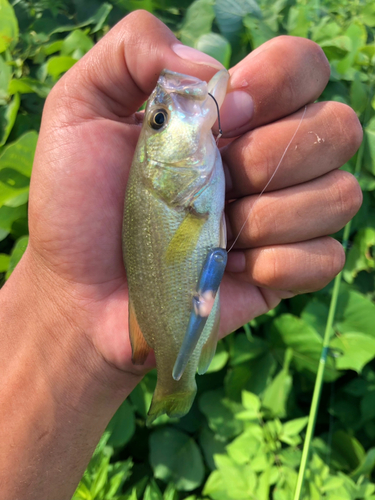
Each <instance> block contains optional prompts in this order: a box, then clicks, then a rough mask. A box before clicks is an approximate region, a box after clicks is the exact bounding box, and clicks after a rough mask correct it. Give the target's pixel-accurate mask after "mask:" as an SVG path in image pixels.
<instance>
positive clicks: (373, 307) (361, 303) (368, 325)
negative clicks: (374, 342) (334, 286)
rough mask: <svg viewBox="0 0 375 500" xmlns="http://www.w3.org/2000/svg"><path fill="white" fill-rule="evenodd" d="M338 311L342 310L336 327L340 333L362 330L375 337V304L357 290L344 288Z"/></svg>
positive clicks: (340, 296)
mask: <svg viewBox="0 0 375 500" xmlns="http://www.w3.org/2000/svg"><path fill="white" fill-rule="evenodd" d="M337 311H341V312H342V313H341V318H338V323H337V324H336V328H337V330H338V331H339V332H340V333H346V332H361V333H366V334H367V335H370V336H371V337H374V338H375V329H374V318H375V304H374V303H373V302H372V301H371V300H369V299H368V298H367V297H365V296H364V295H362V294H361V293H358V292H356V291H355V290H349V291H347V290H343V291H342V293H340V295H339V299H338V307H337Z"/></svg>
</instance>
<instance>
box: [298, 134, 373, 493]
mask: <svg viewBox="0 0 375 500" xmlns="http://www.w3.org/2000/svg"><path fill="white" fill-rule="evenodd" d="M363 152H364V141H363V142H362V144H361V146H360V148H359V151H358V154H357V160H356V164H355V170H354V175H355V176H356V177H358V175H359V173H360V170H361V165H362V158H363ZM351 225H352V221H351V220H350V221H349V222H348V223H347V224H346V226H345V229H344V234H343V238H342V240H343V241H342V246H343V247H344V250H345V251H346V249H347V247H348V240H349V236H350V228H351ZM341 277H342V271H341V272H340V273H339V274H338V275H337V276H336V278H335V281H334V284H333V292H332V297H331V303H330V306H329V312H328V318H327V323H326V328H325V332H324V337H323V346H322V354H321V356H320V360H319V367H318V372H317V374H316V380H315V385H314V393H313V397H312V402H311V407H310V413H309V422H308V424H307V429H306V437H305V442H304V444H303V450H302V458H301V464H300V468H299V471H298V477H297V486H296V491H295V493H294V500H300V498H301V492H302V487H303V481H304V478H305V471H306V466H307V461H308V459H309V454H310V445H311V440H312V438H313V436H314V430H315V423H316V417H317V414H318V409H319V401H320V396H321V393H322V386H323V377H324V370H325V367H326V362H327V355H328V351H329V341H330V339H331V333H332V327H333V321H334V319H335V313H336V306H337V298H338V295H339V291H340V284H341Z"/></svg>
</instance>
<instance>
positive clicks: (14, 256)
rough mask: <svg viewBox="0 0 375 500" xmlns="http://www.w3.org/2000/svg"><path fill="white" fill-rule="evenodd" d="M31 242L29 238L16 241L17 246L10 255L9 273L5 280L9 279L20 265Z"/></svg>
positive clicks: (24, 237) (25, 237)
mask: <svg viewBox="0 0 375 500" xmlns="http://www.w3.org/2000/svg"><path fill="white" fill-rule="evenodd" d="M28 242H29V237H28V236H23V237H22V238H20V239H19V240H17V241H16V244H15V245H14V247H13V250H12V252H11V254H10V259H9V267H8V271H7V273H6V275H5V278H6V279H8V278H9V276H10V275H11V274H12V272H13V270H14V268H15V267H16V265H17V264H18V262H19V261H20V260H21V257H22V255H23V254H24V252H25V250H26V248H27V244H28Z"/></svg>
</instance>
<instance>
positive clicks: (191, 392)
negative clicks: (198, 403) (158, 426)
mask: <svg viewBox="0 0 375 500" xmlns="http://www.w3.org/2000/svg"><path fill="white" fill-rule="evenodd" d="M196 393H197V386H196V384H195V381H194V386H192V387H191V389H186V390H181V392H178V391H176V392H165V391H164V390H163V388H161V387H160V385H159V384H157V385H156V389H155V392H154V395H153V397H152V401H151V406H150V409H149V412H148V414H147V420H146V425H147V426H148V427H149V426H150V425H151V424H152V422H153V421H154V420H155V419H156V418H158V417H160V415H164V414H167V415H168V417H170V418H181V417H184V416H185V415H186V414H187V413H188V412H189V410H190V408H191V406H192V404H193V401H194V398H195V395H196Z"/></svg>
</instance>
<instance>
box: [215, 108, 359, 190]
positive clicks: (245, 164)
mask: <svg viewBox="0 0 375 500" xmlns="http://www.w3.org/2000/svg"><path fill="white" fill-rule="evenodd" d="M302 113H303V110H300V111H299V112H297V113H294V114H293V115H291V116H289V117H288V118H284V119H282V120H279V121H277V122H274V123H271V124H269V125H265V126H263V127H260V128H258V129H255V130H253V131H251V132H248V133H247V134H245V135H243V136H242V137H240V138H238V139H236V140H235V141H233V142H232V143H231V144H229V145H227V146H225V147H224V148H222V150H221V153H222V157H223V162H224V166H225V169H226V183H227V197H228V198H229V199H234V198H239V197H241V196H246V195H249V194H253V193H259V192H261V190H262V189H263V188H264V187H265V185H266V184H267V182H268V180H269V179H270V178H271V176H272V174H273V173H274V172H275V169H276V167H277V165H278V163H279V161H280V158H281V157H282V155H283V153H284V151H285V148H286V147H287V145H288V143H289V141H290V140H291V139H292V137H293V134H294V133H295V131H296V129H297V127H298V124H299V122H300V120H301V117H302ZM361 141H362V128H361V125H360V123H359V121H358V118H357V115H356V114H355V112H354V111H353V110H352V109H351V108H350V107H349V106H346V105H345V104H342V103H338V102H320V103H315V104H310V105H309V106H308V107H307V110H306V114H305V116H304V118H303V121H302V123H301V126H300V128H299V130H298V133H297V135H296V137H295V139H294V140H293V142H292V143H291V145H290V147H289V149H288V151H287V153H286V155H285V157H284V158H283V161H282V163H281V165H280V168H279V170H278V171H277V173H276V175H275V178H274V179H273V180H272V182H271V184H270V186H269V187H268V188H267V191H273V190H276V189H281V188H285V187H288V186H294V185H296V184H300V183H304V182H306V181H309V180H311V179H315V178H316V177H319V176H321V175H324V174H326V173H327V172H330V171H331V170H334V169H337V168H339V167H341V166H342V165H343V164H344V163H345V162H347V161H348V160H349V159H350V158H351V157H352V156H353V155H354V153H355V152H356V150H357V149H358V147H359V145H360V144H361Z"/></svg>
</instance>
